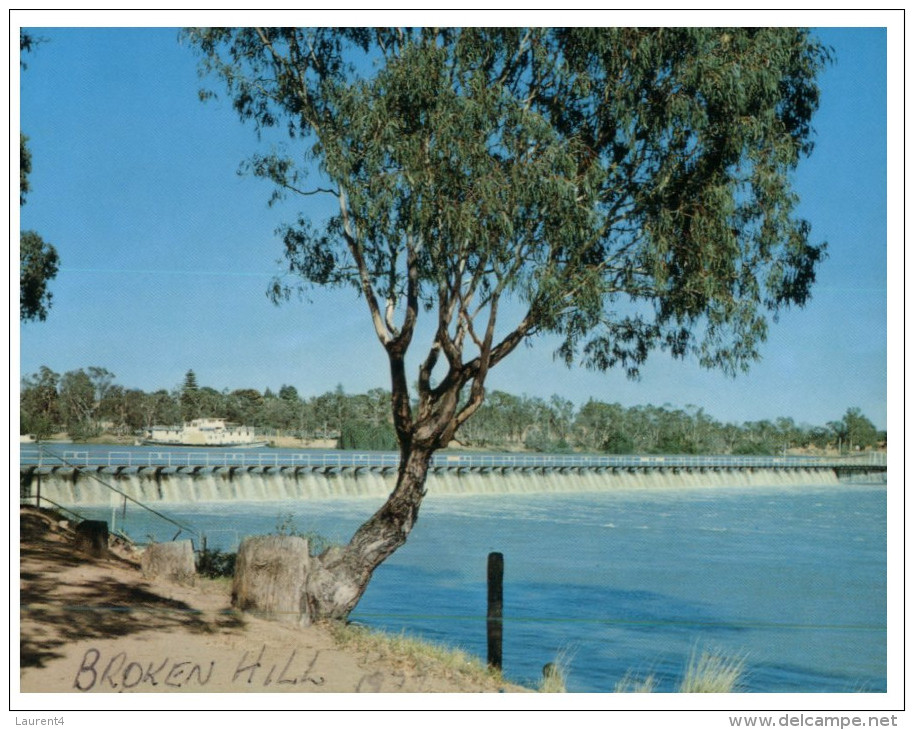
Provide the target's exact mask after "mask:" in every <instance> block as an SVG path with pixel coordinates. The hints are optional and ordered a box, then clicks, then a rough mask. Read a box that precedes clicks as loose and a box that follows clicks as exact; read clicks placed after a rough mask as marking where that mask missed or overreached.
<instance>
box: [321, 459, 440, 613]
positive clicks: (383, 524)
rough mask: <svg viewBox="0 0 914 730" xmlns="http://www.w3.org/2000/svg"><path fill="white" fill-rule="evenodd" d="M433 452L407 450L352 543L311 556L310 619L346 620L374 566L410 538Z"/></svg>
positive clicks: (363, 589) (360, 595) (366, 584)
mask: <svg viewBox="0 0 914 730" xmlns="http://www.w3.org/2000/svg"><path fill="white" fill-rule="evenodd" d="M433 451H434V449H431V448H415V447H414V448H411V449H409V450H408V452H407V453H406V454H405V455H404V456H403V458H402V459H401V462H400V471H399V473H398V476H397V485H396V487H395V488H394V490H393V492H391V494H390V496H389V497H388V498H387V502H385V503H384V506H383V507H381V509H379V510H378V511H377V512H376V513H375V514H374V515H373V516H372V517H371V518H370V519H369V520H368V521H367V522H365V523H364V524H363V525H362V526H361V527H360V528H359V529H358V530H357V531H356V533H355V535H353V537H352V540H350V541H349V544H348V545H346V546H345V547H338V546H337V547H332V548H330V549H329V550H327V551H326V552H325V553H324V554H323V555H321V556H320V557H318V558H315V559H314V560H313V562H312V564H311V569H310V570H309V572H308V576H307V578H306V580H305V586H304V601H303V604H304V605H303V608H304V611H305V616H304V617H303V618H304V620H305V621H306V622H313V621H319V620H324V619H333V620H345V619H346V617H347V616H348V615H349V613H350V612H351V611H352V609H353V608H355V606H356V604H357V603H358V602H359V599H360V598H361V597H362V594H363V593H364V592H365V588H366V587H367V586H368V581H369V580H371V576H372V573H373V572H374V570H375V568H377V567H378V566H379V565H380V564H381V563H382V562H384V560H385V559H386V558H387V557H388V556H390V555H391V554H392V553H393V552H394V551H395V550H396V549H397V548H399V547H400V546H401V545H403V544H404V543H405V542H406V538H407V536H408V535H409V533H410V531H411V530H412V528H413V525H414V524H415V523H416V520H417V519H418V516H419V505H420V504H421V502H422V498H423V497H424V496H425V477H426V475H427V473H428V465H429V462H430V460H431V456H432V452H433Z"/></svg>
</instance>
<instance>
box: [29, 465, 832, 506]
mask: <svg viewBox="0 0 914 730" xmlns="http://www.w3.org/2000/svg"><path fill="white" fill-rule="evenodd" d="M395 479H396V470H395V469H393V468H390V467H340V468H310V467H200V466H193V467H159V466H157V467H138V468H137V467H133V468H125V467H85V468H74V467H51V468H49V467H35V466H22V467H20V496H21V497H23V498H28V497H30V496H33V495H34V494H35V493H36V491H37V489H38V488H39V482H40V489H41V495H42V497H45V498H47V499H49V500H52V501H54V502H57V503H59V504H62V505H108V504H114V503H117V502H119V501H120V500H122V499H123V495H125V494H126V495H127V496H129V497H130V498H132V499H135V500H138V501H140V502H144V503H147V504H154V503H210V502H226V501H280V500H287V499H327V498H337V497H376V496H380V497H383V496H386V495H387V494H389V493H390V491H391V489H393V487H394V482H395ZM837 483H838V478H837V476H836V473H835V471H834V469H830V468H824V467H808V468H802V467H797V468H793V467H792V468H746V467H742V468H726V467H721V468H684V467H650V468H640V469H639V468H624V467H605V468H592V467H567V468H544V467H534V468H514V467H472V468H469V467H440V466H439V467H433V468H432V469H431V470H430V472H429V476H428V482H427V486H428V490H429V492H430V493H432V494H441V495H484V494H536V493H574V492H601V491H609V490H616V489H664V488H674V489H683V488H690V487H691V488H709V487H772V486H802V485H813V484H819V485H821V484H837Z"/></svg>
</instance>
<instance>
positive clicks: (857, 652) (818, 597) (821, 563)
mask: <svg viewBox="0 0 914 730" xmlns="http://www.w3.org/2000/svg"><path fill="white" fill-rule="evenodd" d="M378 506H380V501H379V500H377V499H371V498H350V499H327V500H315V501H310V502H302V501H298V502H249V503H232V504H221V505H206V504H187V505H182V504H169V505H163V506H162V511H163V512H166V513H167V514H169V515H171V516H174V517H177V518H179V519H181V520H185V521H187V522H190V523H191V524H192V525H194V526H195V527H196V528H197V529H200V530H203V531H205V532H206V533H207V536H208V542H209V545H210V546H213V547H219V548H222V549H234V548H235V547H236V546H237V542H238V541H239V540H240V539H241V538H242V537H244V536H245V535H251V534H264V533H269V532H275V531H276V529H277V527H278V526H279V525H280V524H281V523H283V522H289V520H291V523H292V524H294V526H295V528H296V529H297V530H299V531H302V532H307V531H312V530H314V531H318V532H320V533H322V534H324V535H326V536H328V537H329V538H331V539H335V540H338V541H344V540H346V539H348V537H349V536H350V534H351V532H352V531H353V530H354V529H355V528H356V527H357V526H358V525H359V524H360V523H361V522H362V521H364V519H366V518H367V517H368V516H370V514H371V513H372V512H373V511H374V510H375V509H376V508H377V507H378ZM93 512H94V513H95V515H96V516H104V518H105V519H108V520H109V521H110V520H111V518H112V515H111V512H110V510H104V509H102V510H93ZM115 520H116V522H117V525H118V527H121V526H123V527H125V528H126V529H127V530H128V532H129V533H130V534H131V535H132V536H134V537H135V538H137V539H145V538H146V537H147V535H152V536H154V537H156V538H157V539H171V537H172V535H171V534H165V533H168V532H169V530H170V528H169V527H168V526H166V527H165V528H164V529H160V528H158V527H155V526H153V525H152V524H150V523H147V522H146V521H144V520H143V519H142V518H141V517H140V516H139V514H137V513H136V510H133V509H130V510H128V513H127V515H126V521H125V519H124V516H123V515H122V514H121V513H120V511H119V510H118V512H117V514H116V515H115ZM172 531H173V530H172ZM491 551H498V552H501V553H503V554H504V557H505V586H504V594H505V606H504V614H505V627H504V639H505V646H504V669H505V673H506V675H507V676H508V677H509V678H510V679H513V680H515V681H519V682H522V683H526V684H531V685H532V684H535V683H536V682H537V681H538V679H539V677H540V676H541V671H542V667H543V665H544V664H546V663H547V662H550V661H555V660H556V657H557V656H559V655H564V656H565V661H566V662H567V664H568V670H567V684H568V689H569V690H570V691H579V692H605V691H611V690H612V689H613V687H614V686H615V684H616V683H617V682H618V681H619V680H621V679H622V678H623V677H625V676H626V675H627V674H628V675H632V676H641V677H645V676H648V675H652V676H653V677H654V679H655V682H656V688H657V690H658V691H669V690H673V689H675V686H676V682H677V681H678V680H679V679H680V678H681V676H682V673H683V670H684V667H685V665H686V664H687V662H688V659H689V656H690V655H691V654H692V653H693V652H695V651H696V650H698V651H700V650H703V649H710V650H715V651H718V652H721V653H723V654H726V655H728V656H739V657H743V658H744V660H745V668H746V671H745V676H744V683H743V684H744V686H743V689H745V690H747V691H754V692H861V691H862V692H884V691H885V690H886V628H885V627H886V487H885V485H847V484H842V485H840V486H837V487H836V486H834V485H830V486H809V485H804V486H802V487H778V488H751V489H746V488H740V489H728V488H714V489H701V488H690V489H681V490H670V489H665V490H650V489H638V490H627V491H623V490H616V491H609V492H603V493H598V494H596V493H588V494H577V495H564V494H563V495H549V494H542V495H510V494H506V495H489V496H465V497H436V496H435V495H434V494H430V495H429V496H428V497H427V498H426V501H425V503H424V504H423V507H422V512H421V515H420V519H419V522H418V523H417V525H416V527H415V529H414V531H413V533H412V535H411V536H410V538H409V541H408V543H407V544H406V545H405V546H404V547H403V548H401V549H400V550H399V551H398V552H396V553H395V554H394V555H393V556H392V557H391V558H390V559H389V560H388V561H387V562H386V563H385V564H383V565H382V566H381V567H379V568H378V570H377V571H376V572H375V576H374V578H373V579H372V582H371V584H370V586H369V588H368V591H367V593H366V595H365V597H364V598H363V600H362V602H361V603H360V604H359V606H358V607H357V609H356V611H355V612H354V613H353V615H352V619H353V620H355V621H358V622H361V623H365V624H368V625H371V626H374V627H379V628H384V629H386V630H389V631H394V632H399V631H405V632H407V633H409V634H414V635H419V636H422V637H425V638H428V639H432V640H435V641H438V642H441V643H446V644H449V645H454V646H460V647H461V648H463V649H465V650H467V651H469V652H471V653H473V654H476V655H478V656H480V657H482V658H485V654H486V644H485V613H486V585H485V580H486V559H487V555H488V553H489V552H491Z"/></svg>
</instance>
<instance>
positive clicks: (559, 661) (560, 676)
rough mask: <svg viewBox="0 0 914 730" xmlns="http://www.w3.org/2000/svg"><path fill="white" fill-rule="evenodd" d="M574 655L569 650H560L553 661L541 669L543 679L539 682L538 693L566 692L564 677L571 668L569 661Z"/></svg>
mask: <svg viewBox="0 0 914 730" xmlns="http://www.w3.org/2000/svg"><path fill="white" fill-rule="evenodd" d="M573 658H574V653H573V652H572V651H571V650H570V649H567V648H565V649H562V650H560V651H559V652H558V654H556V656H555V660H554V661H552V662H550V663H549V664H547V665H546V666H545V667H543V678H542V679H541V680H540V683H539V686H538V687H537V690H538V691H540V692H546V693H549V692H552V693H558V692H567V691H568V690H567V688H566V687H565V677H567V676H568V671H569V669H570V668H571V660H572V659H573Z"/></svg>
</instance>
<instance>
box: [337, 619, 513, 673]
mask: <svg viewBox="0 0 914 730" xmlns="http://www.w3.org/2000/svg"><path fill="white" fill-rule="evenodd" d="M326 628H327V630H328V631H329V632H330V635H331V636H332V637H333V640H334V641H335V642H336V643H337V645H338V646H340V647H343V648H349V649H354V650H356V651H358V652H360V653H362V654H365V655H368V656H372V655H373V656H376V657H377V658H379V659H382V660H384V661H385V662H386V663H388V664H389V665H392V666H395V667H397V668H399V669H403V670H406V671H409V672H415V673H417V674H423V673H424V674H432V675H435V676H441V677H447V678H457V679H464V680H467V681H468V682H472V683H474V684H479V685H484V686H485V685H488V686H491V687H492V688H493V689H497V688H500V687H502V686H504V685H505V681H504V678H503V677H502V674H501V672H499V671H497V670H495V669H492V668H490V667H488V666H487V665H486V664H485V663H484V662H482V661H481V660H480V659H478V658H476V657H474V656H471V655H470V654H467V653H466V652H464V651H462V650H460V649H454V648H451V647H448V646H442V645H439V644H435V643H432V642H429V641H426V640H424V639H417V638H415V637H412V636H408V635H406V634H404V633H400V634H386V633H384V632H381V631H373V630H371V629H368V628H366V627H364V626H356V625H353V624H341V623H337V622H331V623H328V624H327V626H326ZM515 689H516V688H515Z"/></svg>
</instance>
